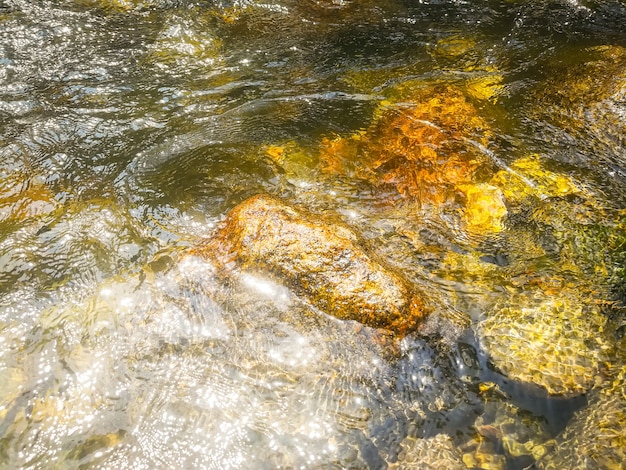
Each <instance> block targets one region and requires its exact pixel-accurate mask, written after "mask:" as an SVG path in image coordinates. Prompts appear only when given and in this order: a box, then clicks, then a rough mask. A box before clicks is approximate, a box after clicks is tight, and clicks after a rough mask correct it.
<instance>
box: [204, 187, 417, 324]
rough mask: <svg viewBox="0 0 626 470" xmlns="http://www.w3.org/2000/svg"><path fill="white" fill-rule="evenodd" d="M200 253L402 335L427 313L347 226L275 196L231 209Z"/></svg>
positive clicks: (224, 268) (345, 316)
mask: <svg viewBox="0 0 626 470" xmlns="http://www.w3.org/2000/svg"><path fill="white" fill-rule="evenodd" d="M197 251H198V252H199V253H200V254H202V255H203V256H205V257H208V258H210V259H212V260H213V261H214V262H215V264H216V265H217V267H218V269H219V270H220V271H221V272H223V273H225V274H232V273H234V272H237V271H245V272H253V273H262V274H264V275H269V276H270V277H271V278H273V279H274V280H276V281H278V282H280V283H282V284H285V285H286V286H288V287H289V288H290V289H291V290H292V291H293V292H294V293H295V294H296V295H299V296H301V297H304V298H306V299H307V300H308V301H309V302H310V303H311V304H313V305H314V306H315V307H317V308H319V309H320V310H322V311H324V312H325V313H328V314H330V315H333V316H335V317H337V318H340V319H342V320H356V321H358V322H361V323H363V324H365V325H368V326H371V327H375V328H385V329H389V330H392V331H393V332H395V333H397V334H399V335H403V334H405V333H406V332H408V331H410V330H413V329H415V328H416V327H417V325H418V323H419V321H420V319H421V318H422V317H423V316H424V308H423V305H422V302H421V300H420V299H419V297H417V296H415V295H414V293H413V292H412V291H411V289H410V287H409V285H408V284H407V282H406V281H405V280H404V279H403V278H402V277H401V276H400V275H399V274H398V273H395V272H394V271H392V270H390V269H389V268H386V267H384V266H383V265H382V264H381V263H380V262H378V261H376V260H374V259H373V258H372V257H371V256H369V255H368V254H367V253H366V252H365V251H364V250H363V249H362V248H361V247H360V246H359V245H358V242H357V238H356V236H355V235H354V234H353V233H352V232H351V231H350V230H348V229H347V228H345V227H343V226H340V225H337V224H332V223H326V222H324V221H323V220H321V219H319V217H317V216H313V215H310V214H307V213H306V212H304V211H301V210H297V209H295V208H294V207H292V206H289V205H287V204H285V203H283V202H281V201H279V200H278V199H275V198H273V197H270V196H266V195H258V196H254V197H252V198H250V199H247V200H246V201H244V202H242V203H241V204H240V205H238V206H237V207H235V208H234V209H232V210H231V211H230V212H229V213H228V215H227V217H226V220H225V221H224V222H223V224H222V225H221V226H220V228H219V229H218V232H217V234H216V236H215V237H213V238H212V239H211V240H209V241H208V242H207V243H206V244H204V245H203V246H202V247H200V248H199V249H198V250H197Z"/></svg>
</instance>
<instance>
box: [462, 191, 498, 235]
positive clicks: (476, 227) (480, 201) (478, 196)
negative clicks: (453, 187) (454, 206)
mask: <svg viewBox="0 0 626 470" xmlns="http://www.w3.org/2000/svg"><path fill="white" fill-rule="evenodd" d="M459 188H460V189H461V191H463V193H464V194H465V197H466V203H465V211H464V214H463V218H464V220H465V223H466V224H467V228H468V230H469V231H470V232H471V233H475V234H489V233H497V232H500V231H501V230H502V229H503V228H504V225H503V222H504V218H505V217H506V215H507V212H508V211H507V208H506V205H505V204H504V197H503V194H502V191H501V190H500V188H498V187H496V186H493V185H490V184H486V183H480V184H467V185H461V186H460V187H459Z"/></svg>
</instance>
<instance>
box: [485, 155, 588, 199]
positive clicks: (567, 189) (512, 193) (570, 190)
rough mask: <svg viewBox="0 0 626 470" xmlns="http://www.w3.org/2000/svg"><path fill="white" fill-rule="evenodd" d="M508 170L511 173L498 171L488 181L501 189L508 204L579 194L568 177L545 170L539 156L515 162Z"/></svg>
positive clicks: (577, 188) (574, 184)
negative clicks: (537, 198)
mask: <svg viewBox="0 0 626 470" xmlns="http://www.w3.org/2000/svg"><path fill="white" fill-rule="evenodd" d="M510 168H511V169H512V170H513V171H507V170H500V171H498V172H497V173H496V174H495V175H494V176H493V177H492V178H491V181H490V183H491V184H492V185H494V186H497V187H499V188H501V190H502V192H503V194H504V196H505V198H506V200H507V201H508V202H510V203H513V204H519V203H521V202H523V201H524V200H525V199H527V198H529V197H532V196H534V197H539V198H545V197H557V196H566V195H569V194H577V193H580V192H581V189H580V188H579V187H578V186H577V184H576V183H575V182H574V181H573V180H572V179H571V178H570V177H568V176H566V175H563V174H559V173H554V172H552V171H549V170H546V169H545V168H544V167H543V165H542V164H541V159H540V157H539V155H536V154H533V155H530V156H528V157H524V158H521V159H519V160H516V161H514V162H513V163H512V164H511V165H510ZM529 182H531V183H533V184H532V185H531V184H529Z"/></svg>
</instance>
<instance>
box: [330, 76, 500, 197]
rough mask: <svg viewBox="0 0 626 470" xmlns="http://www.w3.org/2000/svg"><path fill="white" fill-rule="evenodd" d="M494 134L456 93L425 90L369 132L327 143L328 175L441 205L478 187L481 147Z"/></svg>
mask: <svg viewBox="0 0 626 470" xmlns="http://www.w3.org/2000/svg"><path fill="white" fill-rule="evenodd" d="M490 136H491V131H490V130H489V126H488V124H487V122H486V121H485V120H484V119H482V118H481V117H480V116H479V115H478V112H477V110H476V108H475V107H474V106H473V105H472V104H471V103H470V102H468V101H467V99H466V98H465V96H464V95H463V94H462V93H461V92H460V91H458V90H456V89H455V88H453V87H443V88H439V89H426V90H423V91H421V92H418V93H417V95H416V96H415V97H414V99H412V100H410V101H407V102H406V103H402V104H397V105H395V106H391V107H389V108H387V109H384V110H383V111H382V113H381V115H380V116H379V117H378V119H377V120H376V121H375V122H374V123H373V125H372V126H371V127H370V128H369V129H368V130H367V131H365V132H363V133H360V134H356V135H354V136H351V137H348V138H345V137H338V138H335V139H324V141H323V142H322V146H321V152H320V163H321V165H322V168H323V170H324V171H325V172H327V173H331V174H347V175H348V176H351V177H357V178H362V179H366V180H369V181H371V182H373V183H375V184H380V183H387V184H391V185H394V186H395V187H396V188H397V190H398V192H399V193H400V194H402V195H404V196H407V197H410V198H416V199H417V200H419V201H422V202H432V203H438V204H441V203H443V202H445V201H446V200H448V199H450V198H452V197H454V196H455V195H456V194H458V193H459V189H458V188H459V186H460V185H463V184H468V183H471V182H472V181H473V177H474V173H475V171H476V169H477V168H478V167H479V165H480V164H481V156H480V154H479V152H478V151H477V148H476V145H475V144H472V143H471V142H476V143H478V144H480V145H485V144H486V143H487V141H488V138H489V137H490Z"/></svg>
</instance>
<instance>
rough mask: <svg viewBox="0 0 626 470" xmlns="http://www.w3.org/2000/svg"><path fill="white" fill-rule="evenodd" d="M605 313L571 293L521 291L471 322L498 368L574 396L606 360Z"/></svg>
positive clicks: (552, 391)
mask: <svg viewBox="0 0 626 470" xmlns="http://www.w3.org/2000/svg"><path fill="white" fill-rule="evenodd" d="M605 326H606V318H605V317H604V315H602V314H601V312H600V311H599V309H598V308H597V307H596V306H594V305H588V304H585V302H584V301H583V300H582V299H580V298H578V296H577V295H575V294H574V293H569V295H568V294H567V293H566V292H561V293H559V294H558V296H550V297H548V296H544V295H541V296H538V298H533V297H532V296H530V297H525V296H520V298H518V299H516V301H511V302H510V303H509V304H508V305H507V306H505V307H502V308H495V309H494V311H493V312H491V313H490V314H489V315H488V316H487V317H486V318H485V319H484V320H482V321H480V322H479V323H478V324H477V325H476V332H477V335H478V338H479V341H480V343H481V346H482V348H483V349H484V350H485V352H486V354H487V355H488V356H489V358H490V360H491V361H492V362H493V364H494V365H495V367H496V368H497V369H499V370H500V371H501V372H502V373H503V374H505V375H507V376H509V377H511V378H513V379H515V380H519V381H521V382H527V383H531V384H535V385H538V386H540V387H542V388H544V389H545V390H546V391H547V392H548V393H549V394H550V395H561V396H566V397H567V396H575V395H580V394H583V393H585V392H587V391H588V390H589V389H590V388H591V387H592V385H593V383H594V379H595V377H596V375H597V373H598V367H599V365H600V364H601V363H602V361H604V360H606V357H607V350H608V349H609V344H608V342H607V340H606V338H605Z"/></svg>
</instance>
